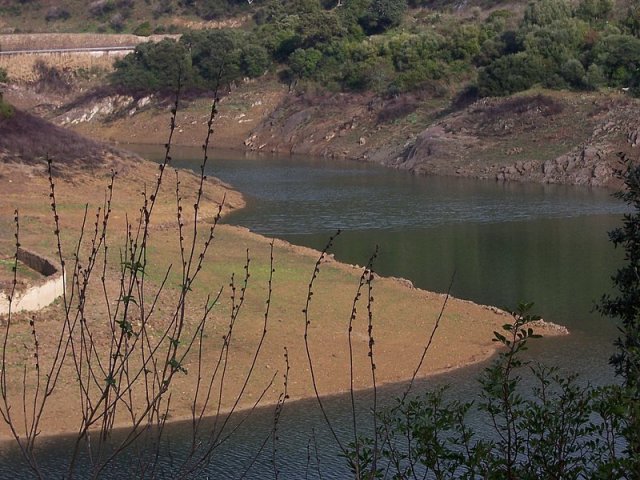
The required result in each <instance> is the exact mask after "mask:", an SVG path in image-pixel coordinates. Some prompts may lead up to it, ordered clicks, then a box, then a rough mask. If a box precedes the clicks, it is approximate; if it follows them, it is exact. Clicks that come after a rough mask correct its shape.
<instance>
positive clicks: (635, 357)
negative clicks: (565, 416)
mask: <svg viewBox="0 0 640 480" xmlns="http://www.w3.org/2000/svg"><path fill="white" fill-rule="evenodd" d="M620 175H621V177H622V179H623V180H624V182H625V190H624V191H622V192H620V193H618V194H617V196H618V198H620V199H622V200H623V201H624V202H625V203H627V204H628V205H629V206H630V207H632V209H633V210H632V212H631V213H628V214H626V215H625V216H624V221H623V224H622V226H621V227H619V228H616V229H615V230H612V231H611V232H609V238H610V240H611V241H612V242H613V244H614V245H615V246H616V247H621V248H622V249H623V250H624V253H625V262H626V263H625V265H624V266H623V267H622V268H620V269H619V270H618V271H617V272H616V274H615V275H614V276H613V283H614V286H615V288H616V290H617V294H616V295H614V296H611V295H605V296H604V297H603V298H602V300H601V302H600V304H599V307H598V308H599V310H600V312H602V313H603V314H604V315H606V316H608V317H610V318H613V319H616V320H619V321H620V325H619V329H620V333H621V335H620V337H619V338H618V339H617V340H616V342H615V345H616V347H617V352H616V354H615V355H613V356H612V357H611V363H612V365H613V366H614V367H615V370H616V373H617V374H618V375H619V376H621V377H622V379H623V381H624V387H625V389H624V390H623V391H622V396H621V398H620V403H619V405H620V406H621V407H622V408H625V409H626V412H625V414H626V415H625V418H626V420H627V426H626V429H625V436H626V439H627V441H628V452H629V457H630V459H631V463H632V465H631V468H632V471H633V472H634V474H635V475H634V477H635V478H638V476H639V475H640V278H639V277H638V274H637V273H638V270H639V269H640V167H639V166H638V165H634V164H633V163H632V162H631V161H630V160H627V161H626V163H625V165H624V170H623V171H622V172H621V173H620Z"/></svg>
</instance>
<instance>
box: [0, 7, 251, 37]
mask: <svg viewBox="0 0 640 480" xmlns="http://www.w3.org/2000/svg"><path fill="white" fill-rule="evenodd" d="M259 3H261V2H260V1H257V2H256V4H259ZM256 6H257V5H255V6H253V7H252V5H250V4H249V3H248V2H246V1H233V0H231V1H229V0H206V1H202V2H185V1H178V0H148V1H144V2H141V1H140V2H136V1H132V0H93V1H88V2H87V1H84V0H67V1H65V2H58V1H55V0H20V1H19V0H0V33H17V32H28V33H29V32H98V33H136V34H139V35H149V34H151V33H171V32H176V31H179V30H183V29H185V28H214V27H219V26H221V25H225V26H233V27H237V26H240V25H242V24H243V23H244V22H246V20H247V17H246V15H247V14H249V13H251V12H252V11H253V10H255V7H256Z"/></svg>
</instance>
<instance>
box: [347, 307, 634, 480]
mask: <svg viewBox="0 0 640 480" xmlns="http://www.w3.org/2000/svg"><path fill="white" fill-rule="evenodd" d="M530 309H531V304H522V305H520V307H519V308H518V310H517V311H515V312H513V313H512V322H511V323H507V324H506V325H504V326H503V329H502V331H501V332H495V338H494V341H496V342H497V343H499V344H500V346H501V347H502V351H501V352H500V354H499V355H498V359H497V360H496V361H495V362H493V364H492V365H491V366H489V367H487V368H486V369H485V370H484V373H483V374H482V376H481V378H480V384H481V387H482V389H481V392H480V394H479V396H478V397H477V398H476V399H475V401H464V402H462V401H459V400H447V399H446V394H447V389H446V388H443V389H438V390H435V391H432V392H428V393H427V394H426V395H424V397H422V398H415V399H403V400H400V401H399V402H398V404H397V405H396V406H395V407H393V408H391V409H387V410H385V411H383V412H382V413H381V414H380V415H379V423H378V431H377V433H376V435H377V437H374V439H366V438H365V439H362V440H360V441H359V442H358V445H355V444H352V445H351V446H350V450H349V451H348V454H347V455H346V458H347V460H348V462H349V465H350V466H351V467H352V469H354V466H357V470H358V471H360V472H366V474H367V475H369V476H367V475H365V476H361V478H375V476H376V475H383V474H385V475H386V476H387V477H390V478H395V479H409V478H416V476H419V478H438V479H440V478H441V479H444V478H465V479H481V478H482V479H495V480H498V479H507V480H509V479H511V480H515V479H525V480H534V479H540V478H549V479H551V478H554V479H563V480H564V479H579V478H635V477H633V476H632V475H631V476H630V475H629V473H630V470H629V462H628V458H627V457H625V456H624V455H623V454H622V452H621V448H622V447H621V441H620V440H621V434H622V433H623V432H624V429H625V424H626V421H625V415H627V413H628V410H627V409H626V408H625V407H622V408H620V407H619V405H625V403H620V401H621V395H620V393H621V391H620V389H619V388H617V387H607V388H592V387H590V386H588V385H586V386H585V385H583V384H581V382H579V381H578V378H577V377H576V376H575V375H569V376H566V375H563V374H561V372H559V371H558V370H557V369H555V368H548V367H545V366H542V365H539V364H536V363H532V362H530V361H528V360H526V359H524V356H523V353H524V352H525V351H526V350H527V348H528V342H529V340H530V339H533V338H537V337H538V335H536V334H535V333H534V332H533V328H532V327H531V324H532V322H534V321H536V320H538V318H539V317H537V316H535V315H531V313H530ZM471 413H473V415H474V417H475V419H474V426H472V425H471V424H470V423H469V418H468V417H469V415H470V414H471ZM479 418H480V419H481V420H480V421H482V422H483V423H484V424H485V425H486V426H487V428H489V429H490V430H491V433H490V434H488V435H487V434H486V433H485V432H483V434H484V435H483V437H480V435H479V432H478V430H477V425H478V421H479V420H478V419H479ZM372 446H373V447H375V448H377V450H376V451H373V452H372ZM356 447H357V448H356ZM356 452H359V453H360V455H357V454H356Z"/></svg>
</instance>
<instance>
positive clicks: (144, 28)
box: [133, 22, 153, 37]
mask: <svg viewBox="0 0 640 480" xmlns="http://www.w3.org/2000/svg"><path fill="white" fill-rule="evenodd" d="M152 33H153V29H152V28H151V23H149V22H142V23H141V24H139V25H138V26H137V27H136V28H135V29H134V30H133V34H134V35H138V36H140V37H148V36H150V35H151V34H152Z"/></svg>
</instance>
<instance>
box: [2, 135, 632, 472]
mask: <svg viewBox="0 0 640 480" xmlns="http://www.w3.org/2000/svg"><path fill="white" fill-rule="evenodd" d="M136 149H137V150H138V151H140V152H141V153H144V154H146V155H147V156H149V157H156V158H157V156H158V155H159V154H160V149H157V148H153V147H142V146H140V147H136ZM198 155H199V151H198V150H197V149H178V150H176V151H174V155H173V157H174V158H175V159H178V162H177V163H176V164H177V165H179V166H181V167H185V168H198V166H199V162H198V161H193V160H192V159H193V158H197V157H198ZM207 173H208V174H209V175H215V176H217V177H219V178H221V179H223V180H224V181H226V182H228V183H230V184H231V185H233V186H234V187H235V188H237V189H238V190H240V191H241V192H243V193H244V194H245V195H246V198H247V200H248V207H247V208H246V209H243V210H242V211H240V212H237V213H235V214H233V215H231V216H230V217H229V218H227V219H226V222H227V223H232V224H237V225H242V226H245V227H248V228H250V229H251V230H252V231H255V232H257V233H261V234H264V235H267V236H273V237H278V238H284V239H286V240H289V241H291V242H292V243H295V244H299V245H306V246H310V247H314V248H318V249H320V248H322V247H323V246H324V244H325V243H326V241H327V238H328V236H329V235H331V234H332V233H335V231H336V230H337V229H341V230H343V233H342V234H341V235H340V237H339V239H338V240H337V242H336V244H335V248H334V249H333V252H334V253H335V255H336V258H337V259H339V260H342V261H345V262H348V263H357V264H361V265H362V264H364V263H366V261H367V259H368V257H369V256H370V254H371V253H372V252H373V250H374V248H375V246H376V245H379V246H380V252H381V253H380V258H379V261H378V263H377V266H376V270H377V271H378V272H379V273H380V274H382V275H392V276H398V277H404V278H408V279H410V280H411V281H412V282H413V283H414V284H415V285H416V286H418V287H420V288H424V289H427V290H434V291H441V292H442V291H445V290H446V289H447V287H448V285H449V283H450V281H451V278H452V275H454V272H455V279H454V283H453V287H452V293H453V295H455V296H457V297H460V298H465V299H469V300H473V301H475V302H479V303H484V304H490V305H497V306H506V307H514V306H516V305H517V304H518V302H520V301H532V302H535V304H536V306H535V311H536V313H539V314H540V315H542V316H543V317H544V318H545V319H547V320H550V321H553V322H556V323H560V324H563V325H566V326H567V327H569V329H570V330H571V333H572V334H571V335H570V336H568V337H562V338H556V339H543V340H541V341H539V342H537V343H534V344H532V351H533V354H534V355H535V356H536V358H539V359H540V360H541V361H544V362H547V363H550V364H557V365H560V366H561V367H562V368H563V369H566V370H569V371H577V372H579V373H581V374H582V375H583V376H584V378H585V379H586V380H588V381H591V382H593V383H605V382H609V381H610V380H611V370H610V369H609V367H608V365H607V359H608V356H609V355H610V353H611V351H612V348H611V342H612V340H613V338H614V337H615V334H616V329H615V326H614V325H612V324H611V323H610V322H609V321H607V320H603V319H601V318H600V317H599V316H598V315H597V314H595V313H593V312H592V308H593V305H594V301H595V300H597V299H598V298H599V297H600V296H601V295H602V294H603V293H604V292H606V291H608V290H609V288H610V280H609V278H610V276H611V274H612V273H613V272H614V271H615V269H616V267H617V265H619V263H620V259H621V256H620V254H619V252H615V251H614V250H613V248H612V246H611V244H610V243H609V242H608V240H607V234H606V232H607V231H608V230H610V229H612V228H613V227H615V226H616V225H618V224H619V222H620V218H621V215H622V214H623V213H624V211H625V207H624V205H622V204H621V203H620V202H619V201H618V200H616V199H614V198H612V197H611V195H610V192H608V191H606V190H601V189H587V188H578V187H559V186H543V185H521V184H503V183H496V182H491V181H484V182H483V181H473V180H464V179H453V178H436V177H418V176H413V175H410V174H407V173H405V172H397V171H394V170H390V169H386V168H381V167H376V166H372V165H363V164H358V163H354V162H337V161H329V160H319V159H305V158H286V159H282V158H271V157H263V158H255V157H253V158H252V157H245V156H243V155H238V154H223V155H216V158H214V159H213V160H212V161H211V162H210V164H209V166H208V169H207ZM481 368H482V366H473V367H469V368H467V369H462V370H459V371H456V372H454V373H451V374H447V375H446V378H440V379H438V380H437V381H440V382H442V381H445V382H451V383H453V385H454V386H453V391H452V392H453V393H452V394H453V395H456V396H460V397H465V396H469V395H470V394H472V392H473V391H475V390H476V389H477V385H476V382H475V380H474V378H475V376H476V375H477V373H478V371H479V370H480V369H481ZM423 383H426V382H423ZM429 384H430V385H431V384H433V381H430V382H429ZM383 393H384V394H385V395H386V398H388V399H392V398H394V397H395V396H396V395H397V393H398V390H397V389H394V387H389V388H387V389H385V392H383ZM363 396H364V397H365V398H366V396H367V393H366V392H365V393H363ZM363 403H365V404H366V402H363ZM314 407H315V404H314V403H313V402H309V401H303V402H296V403H292V404H290V405H288V407H287V408H286V409H285V413H284V415H283V418H282V427H281V428H282V432H284V433H282V434H281V435H280V437H281V439H282V442H281V446H280V450H279V465H280V470H281V474H282V476H283V478H304V475H305V473H306V470H307V460H308V449H307V446H308V440H309V438H310V436H311V434H312V431H314V430H316V431H317V432H318V433H317V434H316V438H317V441H318V443H319V446H320V449H321V451H325V452H329V453H328V454H327V453H325V454H324V455H321V458H320V461H321V466H322V471H323V475H324V478H341V477H342V475H344V470H343V466H342V462H341V461H340V460H339V459H338V461H336V457H335V456H334V455H333V453H331V449H330V448H329V446H330V445H332V442H331V439H330V438H328V437H327V435H326V432H324V433H323V430H325V429H324V426H323V425H324V424H323V423H322V420H321V418H320V416H319V414H318V412H317V411H316V409H315V408H314ZM329 408H330V411H331V415H332V418H334V419H335V421H336V423H337V424H338V426H340V425H344V428H341V429H340V431H341V432H343V433H344V432H347V431H348V427H347V425H348V423H349V416H348V411H349V408H348V402H347V399H346V398H344V397H340V396H339V397H336V398H334V399H332V400H331V401H330V402H329ZM271 415H272V411H271V410H270V409H265V410H264V411H261V412H260V415H257V416H255V419H254V420H252V423H251V426H250V428H248V429H245V430H243V431H241V432H240V433H239V436H237V437H234V439H233V441H232V443H230V444H229V445H228V446H227V447H225V448H227V450H226V452H225V455H224V461H223V462H221V463H219V464H216V466H215V467H212V469H211V474H212V477H213V478H216V477H220V478H235V477H237V476H238V474H239V473H238V472H237V466H238V465H242V464H246V462H247V460H248V459H249V458H251V455H252V454H251V452H253V451H255V447H256V445H257V444H258V443H259V441H260V439H261V438H262V436H263V435H264V434H265V433H264V432H268V431H269V428H270V426H271V418H272V417H271ZM180 431H181V427H176V428H175V430H174V432H173V433H172V435H173V436H175V437H176V438H179V437H180ZM260 432H262V433H260ZM47 452H48V454H49V455H51V458H54V457H55V455H56V448H49V449H48V450H47ZM7 461H8V460H6V458H5V460H4V461H2V459H1V458H0V465H1V464H3V463H6V462H7ZM314 464H315V455H312V457H311V466H312V468H311V469H310V472H309V475H310V478H316V477H315V476H314V474H313V472H314V469H315V467H314ZM269 465H270V452H269V453H268V454H267V453H265V455H262V456H261V457H260V458H259V459H258V461H257V462H256V468H255V469H254V470H252V472H253V473H252V472H250V473H249V475H248V478H264V472H265V471H266V470H268V469H269ZM16 468H17V467H16ZM123 468H124V467H123ZM125 471H126V470H125ZM15 474H17V472H14V473H12V474H11V475H15ZM118 475H119V474H118V473H117V470H114V475H113V478H118ZM0 477H1V476H0ZM1 478H13V477H10V476H6V475H5V476H4V477H1Z"/></svg>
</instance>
